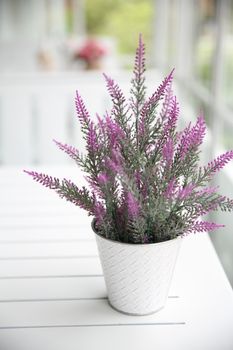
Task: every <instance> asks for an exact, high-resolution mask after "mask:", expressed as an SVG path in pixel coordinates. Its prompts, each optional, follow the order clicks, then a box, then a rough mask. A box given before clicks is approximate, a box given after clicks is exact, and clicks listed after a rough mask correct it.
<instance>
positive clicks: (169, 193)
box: [164, 178, 177, 199]
mask: <svg viewBox="0 0 233 350" xmlns="http://www.w3.org/2000/svg"><path fill="white" fill-rule="evenodd" d="M176 181H177V180H176V179H175V178H173V179H171V180H170V181H169V183H168V185H167V188H166V190H165V192H164V197H165V198H167V199H171V198H172V197H173V196H174V194H175V192H176V188H177V184H176Z"/></svg>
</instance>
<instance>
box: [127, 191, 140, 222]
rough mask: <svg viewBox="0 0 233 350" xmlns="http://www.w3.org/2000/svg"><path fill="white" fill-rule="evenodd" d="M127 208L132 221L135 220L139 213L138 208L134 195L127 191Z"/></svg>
mask: <svg viewBox="0 0 233 350" xmlns="http://www.w3.org/2000/svg"><path fill="white" fill-rule="evenodd" d="M126 200H127V208H128V213H129V215H130V217H132V218H133V219H135V218H137V217H138V215H139V212H140V206H139V203H138V201H137V199H136V198H135V197H134V195H133V194H132V193H131V192H130V191H128V192H127V194H126Z"/></svg>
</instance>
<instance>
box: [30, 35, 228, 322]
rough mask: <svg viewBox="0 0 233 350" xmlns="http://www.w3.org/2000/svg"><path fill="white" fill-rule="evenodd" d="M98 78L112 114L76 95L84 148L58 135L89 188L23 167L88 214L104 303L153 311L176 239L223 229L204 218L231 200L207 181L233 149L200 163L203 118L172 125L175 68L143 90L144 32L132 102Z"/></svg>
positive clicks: (161, 300) (165, 284) (163, 293)
mask: <svg viewBox="0 0 233 350" xmlns="http://www.w3.org/2000/svg"><path fill="white" fill-rule="evenodd" d="M104 77H105V79H106V82H107V88H108V91H109V93H110V96H111V99H112V103H113V107H112V110H111V113H110V114H108V113H107V114H106V115H105V116H103V117H100V116H97V121H96V122H94V121H93V120H92V119H91V118H90V115H89V113H88V111H87V109H86V107H85V105H84V102H83V100H82V98H81V96H80V94H79V93H78V92H77V95H76V110H77V115H78V118H79V121H80V124H81V130H82V132H83V135H84V139H85V141H86V153H85V154H80V153H79V151H78V150H77V149H76V148H74V147H72V146H68V145H67V144H63V143H60V142H58V141H55V142H56V144H57V146H58V147H59V148H60V149H61V150H62V151H64V152H66V153H67V154H68V155H69V156H70V157H71V158H72V159H73V160H74V161H75V162H76V163H77V164H78V165H79V166H80V167H81V168H82V169H83V170H84V172H85V173H86V174H87V176H86V180H87V183H88V187H82V188H79V187H78V186H77V185H75V184H74V183H73V182H71V181H70V180H67V179H63V180H59V179H58V178H54V177H51V176H48V175H45V174H41V173H38V172H35V171H26V172H27V173H28V174H29V175H31V176H32V177H33V179H34V180H36V181H38V182H39V183H41V184H42V185H44V186H46V187H49V188H51V189H53V190H55V191H56V192H57V193H58V194H59V196H60V197H62V198H65V199H67V200H68V201H70V202H72V203H74V204H75V205H78V206H79V207H81V208H83V209H84V210H86V211H87V212H88V214H89V215H91V216H93V217H94V220H93V222H92V227H93V230H94V232H95V235H96V239H97V245H98V248H99V253H100V258H101V263H102V267H103V271H104V277H105V281H106V286H107V291H108V298H109V302H110V304H111V305H112V306H113V307H114V308H116V309H117V310H119V311H122V312H125V313H129V314H136V315H142V314H149V313H153V312H155V311H157V310H159V309H160V308H162V307H163V306H164V305H165V302H166V298H167V294H168V289H169V284H170V281H171V278H172V273H173V269H174V266H175V261H176V257H177V254H178V250H179V246H180V243H181V240H182V239H181V238H182V237H184V236H185V235H187V234H189V233H191V232H204V231H211V230H214V229H217V228H220V227H222V226H223V225H219V224H216V223H210V222H206V221H202V220H201V219H200V217H201V216H203V215H205V214H207V213H209V212H210V211H212V210H217V209H221V210H224V211H226V210H228V211H231V210H232V209H233V201H232V200H231V199H228V198H226V197H225V196H222V195H221V194H218V193H217V188H216V187H211V186H210V187H208V183H209V182H210V181H211V179H212V178H213V176H214V175H215V174H216V173H217V172H218V171H219V170H220V169H222V168H223V167H224V166H225V165H226V164H227V163H228V162H229V161H230V160H232V159H233V151H228V152H226V153H224V154H222V155H220V156H219V157H217V158H216V159H214V160H213V161H211V162H209V163H208V164H207V165H206V166H204V167H202V166H199V155H200V154H199V153H200V152H199V147H200V145H201V144H202V142H203V138H204V135H205V132H206V126H205V122H204V119H203V117H202V116H199V117H198V118H197V121H196V123H195V124H194V125H191V123H190V124H189V125H188V126H187V127H186V128H185V129H184V130H183V131H180V132H178V131H177V128H176V124H177V119H178V115H179V106H178V102H177V100H176V97H175V96H173V93H172V80H173V71H172V72H171V73H170V74H169V75H168V76H167V77H166V78H165V79H164V81H163V82H162V84H161V85H160V86H159V87H158V88H157V89H156V91H155V92H154V93H153V94H152V95H151V96H150V97H149V98H147V97H146V86H145V48H144V44H143V42H142V38H141V36H140V37H139V45H138V48H137V50H136V58H135V65H134V72H133V78H132V85H131V91H130V93H131V94H130V95H131V97H130V99H129V100H128V101H127V100H126V98H125V97H124V95H123V93H122V91H121V89H120V87H119V86H118V85H117V84H116V83H115V82H114V80H112V79H111V78H109V77H108V76H107V75H104ZM160 104H161V106H160Z"/></svg>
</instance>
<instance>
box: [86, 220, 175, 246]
mask: <svg viewBox="0 0 233 350" xmlns="http://www.w3.org/2000/svg"><path fill="white" fill-rule="evenodd" d="M94 222H95V218H94V219H93V220H92V221H91V228H92V230H93V232H94V233H95V234H96V236H98V237H100V238H102V239H103V240H106V241H108V242H112V243H116V244H120V245H128V246H132V247H146V246H153V245H162V244H166V243H168V242H174V241H175V240H180V239H181V238H182V237H181V235H180V236H177V237H175V238H172V239H168V240H166V241H162V242H155V243H127V242H120V241H114V240H113V239H110V238H106V237H103V236H102V235H100V234H99V233H98V232H97V231H96V230H95V227H94Z"/></svg>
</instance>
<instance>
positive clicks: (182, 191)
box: [178, 184, 195, 200]
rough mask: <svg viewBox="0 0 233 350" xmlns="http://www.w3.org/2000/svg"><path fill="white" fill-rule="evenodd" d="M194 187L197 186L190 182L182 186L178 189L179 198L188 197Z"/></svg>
mask: <svg viewBox="0 0 233 350" xmlns="http://www.w3.org/2000/svg"><path fill="white" fill-rule="evenodd" d="M194 188H195V185H194V184H188V185H187V186H185V187H183V188H180V189H179V191H178V198H179V199H180V200H184V199H186V198H188V197H189V196H190V195H191V194H192V191H193V189H194Z"/></svg>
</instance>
